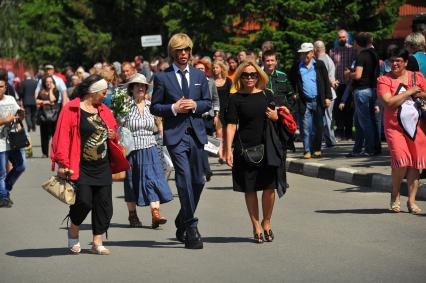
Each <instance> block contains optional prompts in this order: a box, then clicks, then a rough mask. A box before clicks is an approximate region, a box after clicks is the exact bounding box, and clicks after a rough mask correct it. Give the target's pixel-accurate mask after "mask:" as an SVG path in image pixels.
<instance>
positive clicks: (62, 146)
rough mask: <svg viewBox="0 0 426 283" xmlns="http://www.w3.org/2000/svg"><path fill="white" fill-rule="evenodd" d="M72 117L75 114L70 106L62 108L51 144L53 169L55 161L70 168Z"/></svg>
mask: <svg viewBox="0 0 426 283" xmlns="http://www.w3.org/2000/svg"><path fill="white" fill-rule="evenodd" d="M71 117H73V115H72V113H71V111H70V109H69V108H68V107H67V108H64V109H62V111H61V113H60V114H59V118H58V121H57V124H56V131H55V134H54V136H53V139H52V145H51V155H50V158H51V159H52V171H53V170H54V169H55V163H58V164H59V166H61V167H65V168H70V159H69V156H70V145H71V134H70V132H71Z"/></svg>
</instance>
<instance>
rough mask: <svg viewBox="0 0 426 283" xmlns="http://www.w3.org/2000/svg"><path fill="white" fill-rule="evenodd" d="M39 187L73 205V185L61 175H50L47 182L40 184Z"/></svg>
mask: <svg viewBox="0 0 426 283" xmlns="http://www.w3.org/2000/svg"><path fill="white" fill-rule="evenodd" d="M41 187H42V188H43V189H44V190H45V191H47V192H48V193H49V194H51V195H52V196H54V197H55V198H57V199H58V200H60V201H62V202H63V203H65V204H68V205H73V204H74V203H75V190H74V188H73V186H72V185H71V184H70V183H69V182H68V181H67V180H65V179H63V178H61V177H58V176H52V177H50V179H49V180H48V181H47V182H45V183H43V184H41Z"/></svg>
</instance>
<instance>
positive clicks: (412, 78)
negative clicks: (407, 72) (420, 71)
mask: <svg viewBox="0 0 426 283" xmlns="http://www.w3.org/2000/svg"><path fill="white" fill-rule="evenodd" d="M415 85H416V72H413V73H412V75H411V87H413V86H415Z"/></svg>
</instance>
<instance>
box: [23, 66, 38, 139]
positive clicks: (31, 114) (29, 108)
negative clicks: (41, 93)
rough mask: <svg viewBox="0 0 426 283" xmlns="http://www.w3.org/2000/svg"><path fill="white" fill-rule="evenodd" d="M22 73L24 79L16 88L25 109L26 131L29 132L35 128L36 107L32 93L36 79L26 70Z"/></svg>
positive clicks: (35, 85)
mask: <svg viewBox="0 0 426 283" xmlns="http://www.w3.org/2000/svg"><path fill="white" fill-rule="evenodd" d="M24 75H25V80H24V81H23V82H22V83H21V85H20V87H19V89H18V95H19V99H20V100H21V102H22V104H23V107H24V109H25V121H26V122H27V126H28V132H30V131H31V130H32V131H35V130H36V112H37V107H36V100H35V97H34V93H35V90H36V88H37V81H36V80H35V79H33V78H32V77H31V75H30V73H28V72H25V74H24Z"/></svg>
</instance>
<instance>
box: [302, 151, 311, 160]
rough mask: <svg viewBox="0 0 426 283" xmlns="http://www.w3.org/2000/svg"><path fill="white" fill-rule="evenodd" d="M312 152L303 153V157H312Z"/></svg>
mask: <svg viewBox="0 0 426 283" xmlns="http://www.w3.org/2000/svg"><path fill="white" fill-rule="evenodd" d="M311 157H312V156H311V153H310V152H307V153H305V154H304V155H303V158H304V159H311Z"/></svg>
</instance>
